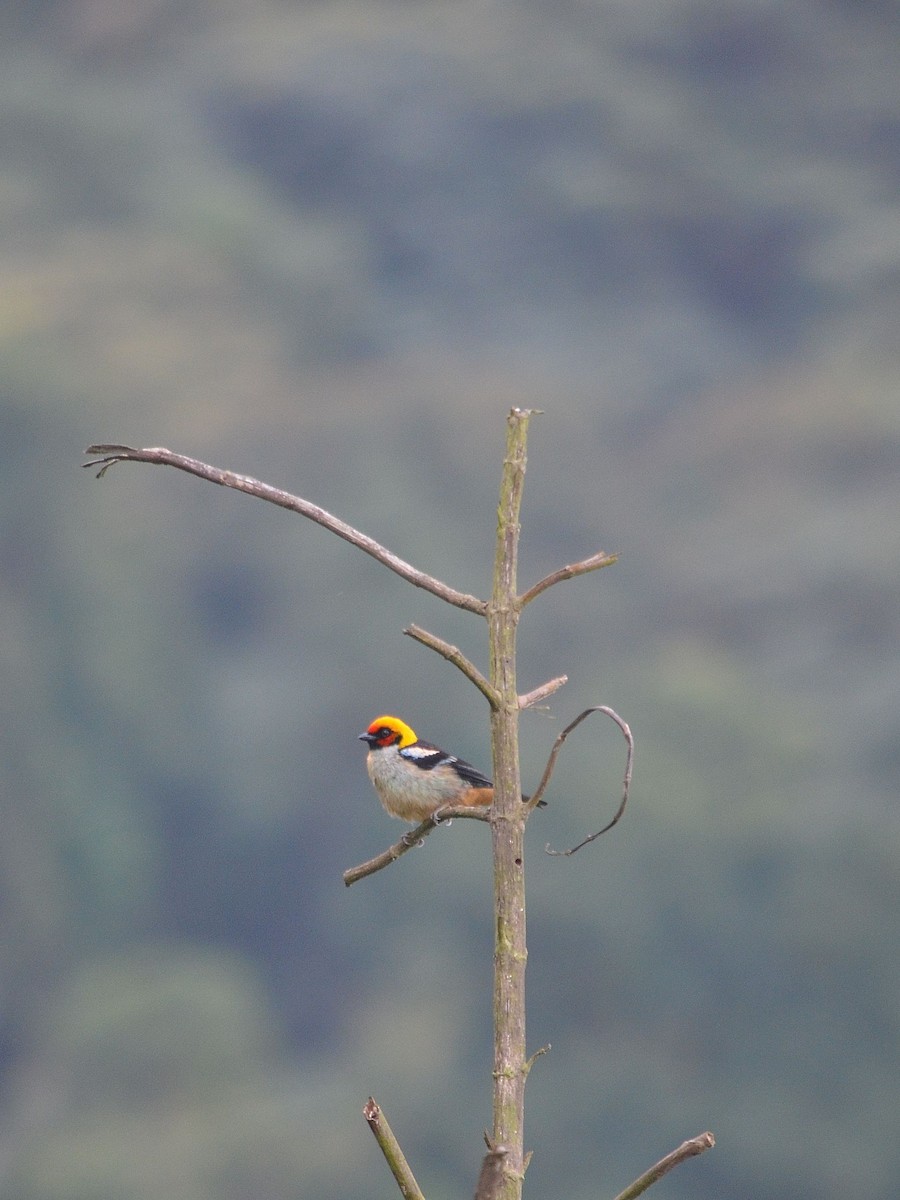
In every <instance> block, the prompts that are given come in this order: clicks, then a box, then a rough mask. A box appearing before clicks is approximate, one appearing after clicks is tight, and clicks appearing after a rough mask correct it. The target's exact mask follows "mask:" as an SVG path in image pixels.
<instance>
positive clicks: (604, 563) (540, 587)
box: [519, 550, 619, 608]
mask: <svg viewBox="0 0 900 1200" xmlns="http://www.w3.org/2000/svg"><path fill="white" fill-rule="evenodd" d="M618 557H619V556H618V554H607V553H606V552H605V551H604V550H598V552H597V553H596V554H592V555H591V556H590V558H585V559H583V560H582V561H581V562H577V563H570V564H569V565H568V566H567V567H560V568H559V570H558V571H552V572H551V573H550V574H549V575H547V576H545V578H544V579H541V580H539V581H538V582H537V583H536V584H535V585H534V586H533V587H530V588H529V589H528V591H527V592H523V594H522V595H521V596H520V597H519V607H520V608H524V607H525V605H526V604H530V603H531V601H532V600H534V598H535V597H536V596H539V595H540V594H541V592H546V590H547V588H550V587H553V585H554V583H561V582H562V581H563V580H564V579H575V578H576V576H578V575H587V573H588V572H589V571H599V570H600V568H601V567H610V566H612V564H613V563H614V562H615V561H616V559H617V558H618Z"/></svg>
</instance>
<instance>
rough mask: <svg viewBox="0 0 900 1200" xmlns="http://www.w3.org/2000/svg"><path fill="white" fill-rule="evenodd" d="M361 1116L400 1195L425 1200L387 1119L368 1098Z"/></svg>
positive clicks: (409, 1198) (370, 1098)
mask: <svg viewBox="0 0 900 1200" xmlns="http://www.w3.org/2000/svg"><path fill="white" fill-rule="evenodd" d="M363 1116H364V1117H365V1118H366V1120H367V1121H368V1123H369V1128H370V1129H371V1130H372V1132H373V1133H374V1135H375V1141H376V1142H377V1143H378V1145H379V1146H380V1147H381V1153H382V1154H383V1155H384V1157H385V1161H386V1162H387V1165H388V1166H389V1167H390V1168H391V1173H392V1174H393V1176H394V1178H395V1179H396V1180H397V1184H398V1186H399V1188H400V1192H401V1194H402V1195H403V1196H404V1197H405V1200H425V1197H424V1195H423V1194H422V1189H421V1188H420V1187H419V1185H418V1184H417V1183H416V1177H415V1175H413V1173H412V1170H411V1169H410V1165H409V1163H408V1162H407V1161H406V1156H405V1155H404V1153H403V1151H402V1150H401V1149H400V1143H399V1142H398V1141H397V1139H396V1137H394V1131H393V1129H391V1127H390V1125H389V1124H388V1120H387V1117H386V1116H385V1115H384V1113H383V1112H382V1111H381V1108H380V1106H379V1105H378V1104H376V1102H375V1101H374V1100H373V1099H372V1097H371V1096H370V1097H369V1099H368V1100H367V1101H366V1103H365V1104H364V1105H363Z"/></svg>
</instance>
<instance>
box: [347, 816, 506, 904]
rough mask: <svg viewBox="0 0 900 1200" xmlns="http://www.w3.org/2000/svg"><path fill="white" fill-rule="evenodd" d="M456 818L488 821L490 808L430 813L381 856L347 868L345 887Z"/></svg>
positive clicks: (378, 868) (400, 855) (386, 865)
mask: <svg viewBox="0 0 900 1200" xmlns="http://www.w3.org/2000/svg"><path fill="white" fill-rule="evenodd" d="M457 818H458V819H459V820H461V821H490V819H491V810H490V808H473V807H471V806H468V807H458V808H451V807H449V805H448V806H447V807H446V808H439V809H438V810H437V812H436V813H432V815H431V816H430V817H427V818H426V819H425V820H424V821H422V822H421V823H420V824H418V825H417V826H416V827H415V829H410V830H409V832H408V833H404V835H403V837H402V838H400V840H399V841H398V842H394V844H393V846H388V848H387V850H382V852H381V854H376V855H375V857H374V858H370V859H369V860H368V862H364V863H360V864H359V866H358V867H350V868H348V869H347V870H346V871H345V872H344V874H343V876H342V879H343V880H344V884H345V886H346V887H350V885H351V884H353V883H358V882H359V880H360V879H365V878H366V876H367V875H374V874H375V872H376V871H382V870H384V868H385V867H389V866H390V865H391V863H393V862H396V861H397V859H398V858H401V857H402V856H403V855H404V854H406V852H407V851H408V850H412V849H413V847H414V846H421V845H422V843H423V842H424V840H425V838H427V837H428V835H429V833H431V832H432V830H434V829H437V827H438V826H439V825H449V824H450V822H451V821H455V820H456V819H457Z"/></svg>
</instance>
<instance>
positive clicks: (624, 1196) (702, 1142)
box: [616, 1131, 716, 1200]
mask: <svg viewBox="0 0 900 1200" xmlns="http://www.w3.org/2000/svg"><path fill="white" fill-rule="evenodd" d="M715 1144H716V1139H715V1138H714V1137H713V1135H712V1134H711V1133H709V1131H707V1132H706V1133H699V1134H697V1136H696V1137H694V1138H689V1139H688V1140H687V1141H686V1142H682V1143H681V1145H680V1146H679V1147H678V1149H677V1150H673V1151H672V1153H671V1154H667V1155H666V1156H665V1158H661V1159H660V1160H659V1162H658V1163H655V1164H654V1166H652V1167H651V1168H650V1170H649V1171H645V1172H644V1174H643V1175H639V1176H638V1178H637V1179H636V1180H635V1181H634V1183H630V1184H629V1185H628V1187H627V1188H626V1189H625V1190H624V1192H619V1194H618V1196H616V1200H636V1197H638V1196H640V1195H641V1194H642V1193H643V1192H646V1190H647V1188H648V1187H650V1186H651V1185H652V1184H654V1183H656V1181H657V1180H658V1179H662V1177H663V1175H666V1174H668V1172H669V1171H671V1170H672V1168H673V1167H677V1166H678V1165H679V1163H683V1162H684V1161H685V1159H687V1158H694V1157H696V1155H698V1154H703V1152H704V1151H705V1150H711V1149H712V1148H713V1146H714V1145H715Z"/></svg>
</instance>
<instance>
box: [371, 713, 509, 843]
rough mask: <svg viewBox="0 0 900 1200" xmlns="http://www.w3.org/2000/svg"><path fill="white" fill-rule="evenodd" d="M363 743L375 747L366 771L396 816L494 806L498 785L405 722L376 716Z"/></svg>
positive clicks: (422, 817)
mask: <svg viewBox="0 0 900 1200" xmlns="http://www.w3.org/2000/svg"><path fill="white" fill-rule="evenodd" d="M359 740H360V741H361V742H366V743H367V745H368V747H369V753H368V754H367V755H366V769H367V770H368V772H369V778H370V779H371V780H372V783H373V785H374V787H375V791H376V792H377V793H378V797H379V799H380V800H381V803H382V805H383V806H384V808H385V810H386V811H387V812H388V813H390V815H391V816H392V817H399V818H400V820H401V821H425V820H427V819H428V818H429V817H431V816H433V815H434V813H435V812H436V811H437V810H438V809H439V808H445V807H448V806H454V807H455V806H457V805H459V806H465V807H473V808H478V807H485V808H486V807H488V806H489V805H490V804H491V803H492V802H493V799H494V785H493V784H492V783H491V781H490V779H488V778H487V776H486V775H482V773H481V772H480V771H479V770H478V769H477V768H476V767H473V766H472V764H471V763H468V762H466V761H465V759H463V758H458V757H457V756H456V755H455V754H447V752H446V751H444V750H441V749H440V747H438V746H434V745H432V743H431V742H424V741H422V740H420V738H419V737H418V735H417V734H416V731H415V730H414V729H412V728H411V727H410V726H409V725H407V724H406V722H405V721H401V720H400V718H399V717H391V716H382V717H376V718H375V720H374V721H373V722H372V724H371V725H370V726H369V728H368V729H367V730H366V731H365V733H361V734H360V735H359ZM524 799H527V797H524V796H523V800H524Z"/></svg>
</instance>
